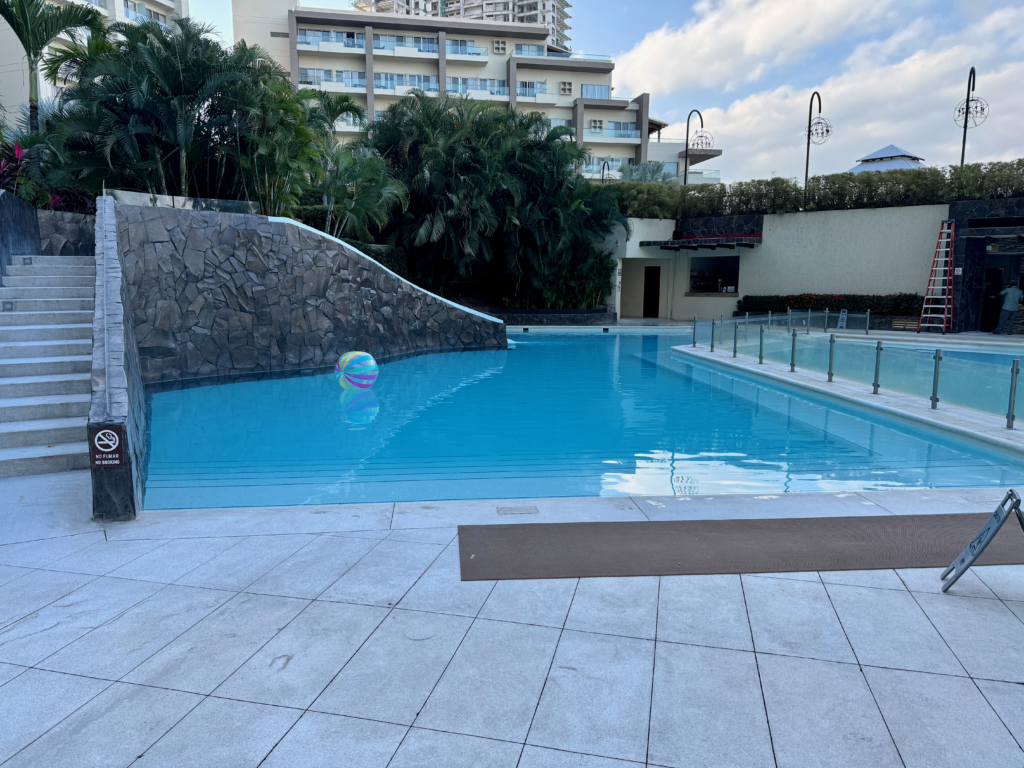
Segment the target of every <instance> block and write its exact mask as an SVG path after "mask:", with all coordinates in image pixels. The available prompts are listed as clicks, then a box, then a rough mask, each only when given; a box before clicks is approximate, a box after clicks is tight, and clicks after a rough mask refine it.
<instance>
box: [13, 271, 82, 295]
mask: <svg viewBox="0 0 1024 768" xmlns="http://www.w3.org/2000/svg"><path fill="white" fill-rule="evenodd" d="M95 284H96V276H95V275H12V274H10V273H9V272H8V273H7V274H6V275H4V277H3V285H4V287H5V288H90V289H92V290H93V291H95V290H96V285H95Z"/></svg>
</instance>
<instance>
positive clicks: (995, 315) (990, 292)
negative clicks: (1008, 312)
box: [644, 267, 1003, 331]
mask: <svg viewBox="0 0 1024 768" xmlns="http://www.w3.org/2000/svg"><path fill="white" fill-rule="evenodd" d="M1001 290H1003V268H1002V267H986V268H985V298H983V299H982V301H981V329H980V330H982V331H994V330H995V329H996V326H997V325H999V309H1000V307H1002V306H1003V297H1002V296H1000V295H999V292H1000V291H1001ZM645 298H646V295H645ZM644 306H645V307H646V306H647V303H646V301H645V302H644Z"/></svg>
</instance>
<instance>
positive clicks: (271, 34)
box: [270, 32, 288, 40]
mask: <svg viewBox="0 0 1024 768" xmlns="http://www.w3.org/2000/svg"><path fill="white" fill-rule="evenodd" d="M270 36H271V37H283V38H284V39H285V40H287V39H288V33H287V32H271V33H270Z"/></svg>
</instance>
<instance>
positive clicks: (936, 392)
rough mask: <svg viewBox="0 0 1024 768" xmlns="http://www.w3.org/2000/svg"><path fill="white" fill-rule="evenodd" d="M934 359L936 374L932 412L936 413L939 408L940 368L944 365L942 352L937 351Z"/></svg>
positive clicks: (934, 374)
mask: <svg viewBox="0 0 1024 768" xmlns="http://www.w3.org/2000/svg"><path fill="white" fill-rule="evenodd" d="M932 359H933V360H934V361H935V373H933V374H932V410H933V411H934V410H935V409H936V408H938V407H939V366H941V365H942V350H941V349H936V350H935V356H934V357H933V358H932Z"/></svg>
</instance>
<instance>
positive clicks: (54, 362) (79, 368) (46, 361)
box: [0, 355, 92, 379]
mask: <svg viewBox="0 0 1024 768" xmlns="http://www.w3.org/2000/svg"><path fill="white" fill-rule="evenodd" d="M61 373H89V374H91V373H92V355H67V356H64V357H22V358H8V359H2V358H0V379H3V378H8V377H11V376H49V375H51V374H61Z"/></svg>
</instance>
